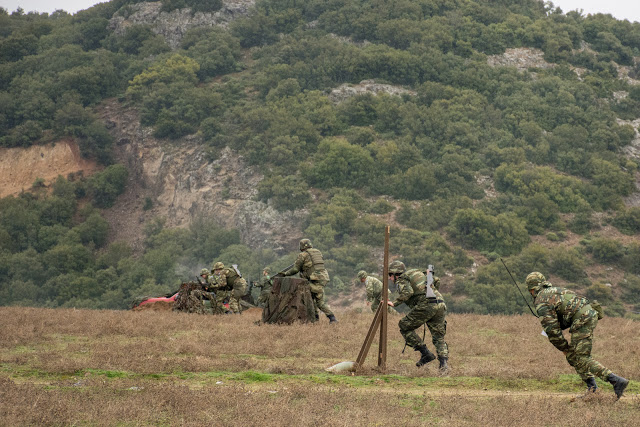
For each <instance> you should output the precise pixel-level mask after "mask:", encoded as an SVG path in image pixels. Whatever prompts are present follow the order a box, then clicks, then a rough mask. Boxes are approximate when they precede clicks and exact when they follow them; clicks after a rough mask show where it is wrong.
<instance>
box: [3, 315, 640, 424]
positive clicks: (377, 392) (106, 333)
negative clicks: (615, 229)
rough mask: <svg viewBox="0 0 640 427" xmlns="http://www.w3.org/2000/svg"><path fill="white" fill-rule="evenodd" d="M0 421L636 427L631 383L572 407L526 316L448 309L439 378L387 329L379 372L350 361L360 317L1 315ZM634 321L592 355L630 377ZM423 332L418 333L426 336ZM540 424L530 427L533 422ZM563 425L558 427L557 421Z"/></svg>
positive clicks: (561, 372)
mask: <svg viewBox="0 0 640 427" xmlns="http://www.w3.org/2000/svg"><path fill="white" fill-rule="evenodd" d="M0 315H1V316H2V319H3V328H2V330H0V363H1V364H0V368H1V370H0V424H1V425H33V424H37V425H54V424H55V425H69V424H87V425H158V424H161V425H267V426H269V425H337V426H340V425H391V424H395V425H425V424H438V425H479V424H492V425H505V426H506V425H529V424H531V425H533V424H540V423H541V424H543V425H552V426H555V425H558V426H560V425H569V424H570V425H589V426H594V425H640V403H639V401H638V398H637V393H638V392H639V391H640V388H638V387H637V386H636V385H635V383H633V382H632V384H631V386H630V387H629V389H628V392H627V394H626V396H625V397H624V398H623V399H621V400H620V401H618V402H615V400H614V398H613V392H612V390H611V386H609V385H608V384H600V386H601V389H602V391H601V392H599V393H597V394H596V395H595V396H592V397H589V398H587V399H575V396H577V395H579V394H580V393H581V392H582V390H583V388H584V387H583V384H582V383H581V382H580V380H579V378H578V377H577V376H576V375H575V374H574V373H573V372H572V370H571V368H570V367H569V366H568V365H567V363H566V361H565V360H564V357H563V356H562V354H561V353H560V352H558V351H556V350H555V349H554V348H553V347H552V346H551V344H549V343H548V341H547V340H546V338H544V337H542V336H541V335H540V327H539V324H538V323H537V320H536V319H534V318H532V317H531V316H529V317H525V316H479V315H451V316H450V317H449V320H448V323H449V330H448V335H447V341H448V343H449V347H450V351H451V359H450V365H451V374H450V376H449V377H440V376H438V375H437V370H436V366H432V365H433V364H432V365H429V366H427V367H426V368H421V369H418V368H416V367H415V366H414V363H415V360H416V359H417V354H416V353H414V352H413V351H411V350H410V349H409V350H408V351H406V352H405V354H404V355H403V354H401V350H402V346H403V341H402V337H401V336H400V334H399V333H398V331H397V327H396V324H397V320H398V319H399V317H397V316H396V317H391V318H390V323H389V340H390V341H389V351H388V361H387V363H388V369H387V372H386V374H385V375H382V374H381V373H378V372H376V369H375V347H374V348H372V351H371V353H370V355H369V358H368V361H367V367H366V369H365V370H364V375H361V376H346V375H345V376H342V375H331V374H326V373H325V372H324V368H326V367H328V366H331V365H333V364H335V363H337V362H341V361H345V360H355V357H356V355H357V353H358V351H359V349H360V346H361V344H362V341H363V340H364V335H365V334H366V331H367V329H368V327H369V324H370V322H371V319H372V315H371V314H370V313H362V314H360V313H356V312H346V313H339V319H340V323H338V324H337V325H329V324H328V323H327V321H326V319H324V318H323V319H322V321H321V322H320V324H315V325H293V326H278V325H256V324H254V322H255V321H257V320H258V319H259V318H260V313H245V314H243V315H241V316H201V315H193V314H184V313H174V312H154V311H142V312H133V311H131V312H121V311H89V310H48V309H31V308H8V307H5V308H0ZM637 326H638V323H637V322H632V321H629V320H624V319H613V318H607V319H605V320H603V321H601V322H600V324H599V325H598V329H597V330H596V340H595V346H594V355H595V356H596V357H597V359H598V360H600V361H601V362H603V363H604V364H605V365H606V366H608V367H610V368H611V369H613V370H614V371H615V372H616V373H619V374H620V375H623V376H626V377H628V378H632V379H634V378H639V377H640V363H638V354H639V353H640V338H639V337H638V333H637ZM427 338H429V334H428V333H427ZM542 413H544V414H545V415H544V417H543V419H544V421H542V422H540V419H541V418H540V417H541V416H540V414H542ZM569 420H570V421H569Z"/></svg>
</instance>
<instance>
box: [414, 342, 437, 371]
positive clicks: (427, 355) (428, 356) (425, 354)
mask: <svg viewBox="0 0 640 427" xmlns="http://www.w3.org/2000/svg"><path fill="white" fill-rule="evenodd" d="M416 351H419V352H420V354H421V355H422V357H420V360H418V361H417V362H416V366H417V367H418V368H419V367H420V366H423V365H426V364H427V363H429V362H431V361H432V360H435V359H436V356H435V355H434V354H433V353H431V352H430V351H429V349H428V348H427V346H426V345H424V344H422V345H421V346H420V347H418V348H416Z"/></svg>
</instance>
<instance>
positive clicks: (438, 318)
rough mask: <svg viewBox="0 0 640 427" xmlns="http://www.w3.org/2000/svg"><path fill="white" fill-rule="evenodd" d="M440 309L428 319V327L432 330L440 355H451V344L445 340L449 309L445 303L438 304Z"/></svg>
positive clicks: (432, 339) (434, 343)
mask: <svg viewBox="0 0 640 427" xmlns="http://www.w3.org/2000/svg"><path fill="white" fill-rule="evenodd" d="M438 305H439V306H440V307H438V310H437V311H436V313H435V314H434V316H433V317H432V318H431V319H429V320H428V321H427V327H428V328H429V332H431V342H432V343H433V346H434V347H435V348H436V352H437V353H438V357H449V346H447V342H446V341H445V340H444V336H445V335H446V334H447V320H446V315H447V310H446V308H445V307H444V304H438Z"/></svg>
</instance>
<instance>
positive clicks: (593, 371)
mask: <svg viewBox="0 0 640 427" xmlns="http://www.w3.org/2000/svg"><path fill="white" fill-rule="evenodd" d="M525 282H526V284H527V288H528V289H529V293H531V296H532V297H533V298H534V304H535V307H536V311H537V312H538V316H539V317H540V323H541V324H542V328H543V329H544V332H545V333H546V334H547V337H549V341H550V342H551V344H553V345H554V346H555V347H556V348H557V349H558V350H560V351H561V352H563V353H564V355H565V357H566V358H567V362H569V365H571V366H573V368H574V369H575V370H576V372H577V373H578V375H580V378H582V380H583V381H584V382H585V383H586V384H587V391H592V392H595V391H596V390H597V388H598V386H597V384H596V380H595V377H598V378H600V379H601V380H603V381H607V382H609V383H610V384H611V385H612V386H613V391H614V392H615V394H616V396H617V397H618V399H619V398H620V397H621V396H622V394H623V392H624V389H625V388H627V385H629V380H627V379H626V378H622V377H619V376H617V375H615V374H614V373H613V372H611V370H609V369H607V368H605V367H604V366H603V365H602V364H601V363H600V362H598V361H597V360H595V359H594V358H593V357H591V346H592V344H593V330H594V329H595V328H596V325H597V324H598V319H602V308H601V307H600V304H598V303H595V302H590V301H589V300H588V299H586V298H584V297H581V296H578V295H576V294H575V293H574V292H573V291H571V290H569V289H565V288H557V287H554V286H553V285H551V283H549V282H547V280H546V278H545V277H544V275H543V274H542V273H539V272H537V271H534V272H533V273H530V274H529V275H528V276H527V278H526V279H525ZM567 328H569V333H571V343H569V342H567V340H566V339H565V337H564V335H562V331H563V330H564V329H567Z"/></svg>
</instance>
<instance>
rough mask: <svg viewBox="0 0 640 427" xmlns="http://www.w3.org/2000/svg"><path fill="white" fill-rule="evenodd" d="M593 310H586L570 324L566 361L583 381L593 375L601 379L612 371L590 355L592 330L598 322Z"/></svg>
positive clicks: (604, 378)
mask: <svg viewBox="0 0 640 427" xmlns="http://www.w3.org/2000/svg"><path fill="white" fill-rule="evenodd" d="M591 311H593V310H589V311H587V313H585V314H584V315H583V316H581V318H580V319H578V320H577V321H574V324H573V325H572V326H571V329H570V332H571V343H569V351H568V352H567V354H566V357H567V362H569V364H570V365H571V366H573V367H574V368H575V370H576V372H577V373H578V375H580V378H582V379H583V380H584V381H585V382H586V381H588V380H589V378H590V377H593V376H594V375H595V376H596V377H598V378H600V379H602V380H605V381H607V378H608V377H609V375H610V374H611V373H612V372H611V370H609V369H607V368H606V367H605V366H604V365H602V364H601V363H600V362H598V361H597V360H595V359H594V358H593V357H591V347H592V344H593V330H594V329H595V327H596V325H597V324H598V316H597V314H596V313H595V311H593V313H591Z"/></svg>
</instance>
